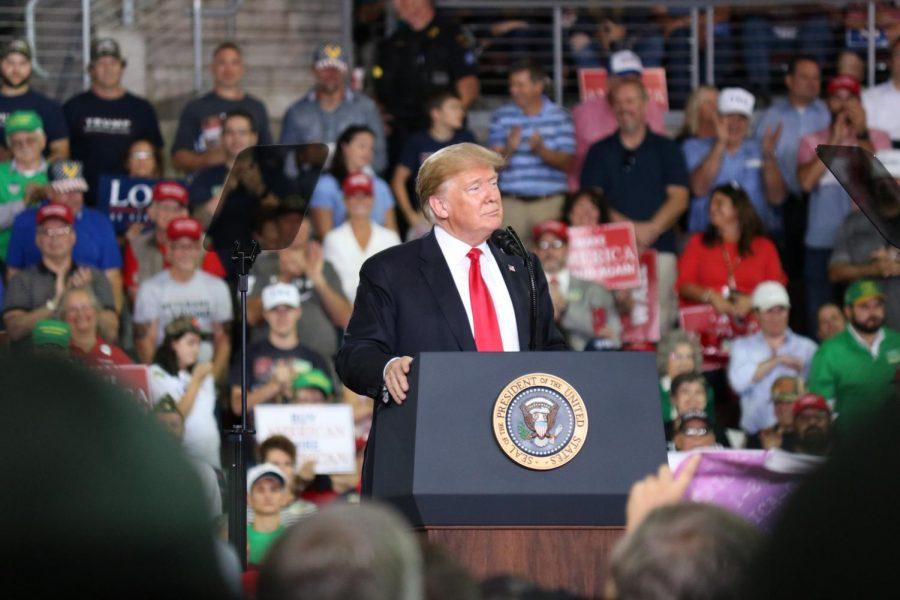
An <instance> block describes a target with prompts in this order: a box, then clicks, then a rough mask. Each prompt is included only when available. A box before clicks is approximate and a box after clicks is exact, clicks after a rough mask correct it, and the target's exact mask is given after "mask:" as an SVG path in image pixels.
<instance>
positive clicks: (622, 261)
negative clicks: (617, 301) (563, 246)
mask: <svg viewBox="0 0 900 600" xmlns="http://www.w3.org/2000/svg"><path fill="white" fill-rule="evenodd" d="M567 266H568V269H569V272H570V273H571V274H572V276H573V277H576V278H578V279H584V280H587V281H596V282H597V283H599V284H600V285H602V286H603V287H605V288H607V289H611V290H627V289H631V288H636V287H638V286H639V285H640V283H641V269H640V264H639V261H638V255H637V240H636V238H635V235H634V224H633V223H630V222H629V223H608V224H606V225H594V226H590V227H570V228H569V258H568V265H567Z"/></svg>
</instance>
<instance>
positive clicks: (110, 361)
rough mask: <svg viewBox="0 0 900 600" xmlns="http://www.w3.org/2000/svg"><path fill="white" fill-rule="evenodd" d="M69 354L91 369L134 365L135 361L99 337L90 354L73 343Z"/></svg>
mask: <svg viewBox="0 0 900 600" xmlns="http://www.w3.org/2000/svg"><path fill="white" fill-rule="evenodd" d="M69 354H70V355H71V356H72V358H74V359H76V360H79V361H81V362H83V363H84V364H86V365H87V366H89V367H108V366H111V365H133V364H134V361H132V360H131V359H130V358H128V355H127V354H125V351H124V350H122V349H121V348H119V347H118V346H116V345H115V344H110V343H109V342H105V341H103V339H102V338H101V337H100V336H99V335H98V336H97V343H96V344H94V347H93V348H91V351H90V352H84V351H83V350H82V349H81V348H79V347H78V346H76V345H75V343H74V342H72V343H71V344H70V345H69Z"/></svg>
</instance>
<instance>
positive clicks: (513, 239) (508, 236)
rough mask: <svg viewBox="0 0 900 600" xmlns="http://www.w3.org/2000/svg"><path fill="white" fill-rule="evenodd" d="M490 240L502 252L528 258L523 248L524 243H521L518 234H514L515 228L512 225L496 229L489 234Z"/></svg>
mask: <svg viewBox="0 0 900 600" xmlns="http://www.w3.org/2000/svg"><path fill="white" fill-rule="evenodd" d="M491 241H492V242H494V244H495V245H496V246H497V247H498V248H500V250H501V251H502V252H503V253H504V254H508V255H509V256H518V257H519V258H522V259H525V260H528V259H529V258H530V257H529V254H528V251H527V250H526V249H525V245H524V244H523V243H522V240H521V239H520V238H519V236H518V234H516V230H515V229H513V228H512V227H507V228H506V229H497V230H496V231H494V233H492V234H491Z"/></svg>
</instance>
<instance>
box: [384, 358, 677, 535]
mask: <svg viewBox="0 0 900 600" xmlns="http://www.w3.org/2000/svg"><path fill="white" fill-rule="evenodd" d="M530 373H547V374H551V375H553V376H555V377H558V378H561V379H563V380H565V381H566V382H567V383H568V384H570V385H571V386H572V387H573V388H575V389H576V390H577V391H578V392H579V394H580V395H581V398H582V399H583V401H584V404H585V408H586V412H587V420H588V431H587V435H586V437H585V439H584V442H583V445H582V447H581V449H580V450H579V452H578V454H577V455H576V456H575V457H574V458H572V459H571V460H570V461H569V462H567V463H566V464H564V465H562V466H560V467H558V468H555V469H550V470H533V469H529V468H526V467H523V466H520V465H519V464H517V463H516V462H514V461H513V460H512V459H510V458H509V457H507V455H506V454H505V453H504V452H503V451H502V450H501V448H500V445H499V444H498V442H497V440H496V438H495V435H494V431H493V427H492V423H493V418H492V416H493V410H494V404H495V402H496V400H497V397H498V395H499V394H500V393H501V391H502V390H503V389H504V388H505V387H506V386H507V385H508V384H509V383H510V382H511V381H513V380H515V379H516V378H518V377H521V376H524V375H527V374H530ZM410 376H411V389H410V394H409V399H408V400H407V402H405V403H404V404H403V405H401V406H397V405H392V406H389V407H385V408H383V409H381V410H380V411H379V415H378V422H377V436H376V441H375V446H374V448H373V454H372V455H373V457H374V481H373V495H374V496H375V497H380V498H382V499H385V500H387V501H388V502H391V503H393V504H395V505H396V506H397V507H398V508H399V509H400V510H401V511H403V512H404V513H406V515H407V516H408V517H409V518H410V519H411V520H412V521H413V523H414V524H416V525H421V526H428V525H508V526H527V525H534V526H541V525H586V526H598V525H605V526H609V525H621V524H623V523H624V519H625V514H624V508H625V501H626V498H627V494H628V491H629V489H630V487H631V485H632V484H633V483H634V482H635V481H637V480H639V479H641V478H642V477H644V476H645V475H647V474H649V473H652V472H655V471H656V470H657V469H658V468H659V465H661V464H663V463H665V461H666V444H665V436H664V433H663V425H662V418H661V415H660V408H659V407H660V403H659V388H658V379H657V373H656V361H655V357H654V355H652V354H650V353H634V352H584V353H578V352H519V353H462V352H442V353H423V354H422V355H420V356H419V357H418V358H417V359H416V360H415V361H414V362H413V369H412V370H411V372H410Z"/></svg>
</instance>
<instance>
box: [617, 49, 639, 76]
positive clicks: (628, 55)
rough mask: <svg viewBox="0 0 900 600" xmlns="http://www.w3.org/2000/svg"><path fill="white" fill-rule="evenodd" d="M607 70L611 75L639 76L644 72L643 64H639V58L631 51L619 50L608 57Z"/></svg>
mask: <svg viewBox="0 0 900 600" xmlns="http://www.w3.org/2000/svg"><path fill="white" fill-rule="evenodd" d="M609 70H610V71H611V72H612V74H613V75H628V74H631V73H637V74H640V73H643V72H644V63H642V62H641V57H640V56H638V55H637V54H635V53H634V52H632V51H631V50H619V51H618V52H613V53H612V56H610V57H609Z"/></svg>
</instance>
